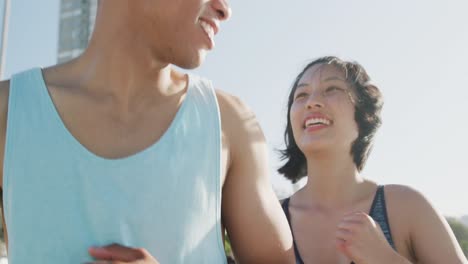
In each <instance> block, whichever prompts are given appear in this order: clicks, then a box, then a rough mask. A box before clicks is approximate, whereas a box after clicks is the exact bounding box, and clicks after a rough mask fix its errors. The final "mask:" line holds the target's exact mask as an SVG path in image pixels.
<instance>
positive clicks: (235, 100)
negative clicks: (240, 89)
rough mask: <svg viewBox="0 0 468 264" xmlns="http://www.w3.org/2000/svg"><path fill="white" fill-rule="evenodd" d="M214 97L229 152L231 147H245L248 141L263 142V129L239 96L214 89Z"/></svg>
mask: <svg viewBox="0 0 468 264" xmlns="http://www.w3.org/2000/svg"><path fill="white" fill-rule="evenodd" d="M216 97H217V98H218V105H219V111H220V113H221V127H222V131H223V134H224V135H225V136H226V137H227V141H228V142H227V143H228V144H229V148H230V152H231V154H233V153H232V151H233V149H231V148H234V149H237V148H240V147H241V146H244V147H245V146H246V144H248V143H249V142H251V143H253V142H256V143H262V144H265V137H264V134H263V131H262V129H261V128H260V125H259V123H258V121H257V117H256V116H255V114H254V112H253V111H252V109H250V108H249V107H248V106H247V105H246V104H245V103H244V102H242V100H241V99H240V98H239V97H237V96H234V95H231V94H229V93H226V92H224V91H220V90H216ZM239 144H240V145H239Z"/></svg>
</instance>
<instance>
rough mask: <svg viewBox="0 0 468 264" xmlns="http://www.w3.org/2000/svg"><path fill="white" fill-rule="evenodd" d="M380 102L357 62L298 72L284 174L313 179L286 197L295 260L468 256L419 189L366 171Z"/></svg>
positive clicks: (326, 60)
mask: <svg viewBox="0 0 468 264" xmlns="http://www.w3.org/2000/svg"><path fill="white" fill-rule="evenodd" d="M382 106H383V100H382V95H381V93H380V91H379V89H378V88H377V87H376V86H374V85H373V84H372V83H371V81H370V77H369V75H368V74H367V73H366V71H365V70H364V68H363V67H362V66H361V65H359V64H358V63H355V62H349V61H344V60H341V59H339V58H337V57H323V58H319V59H317V60H315V61H313V62H311V63H309V64H308V65H307V66H306V67H305V68H304V69H303V70H302V71H301V73H299V75H298V76H297V77H296V79H295V82H294V84H293V87H292V89H291V91H290V94H289V100H288V113H287V126H286V131H285V140H286V149H285V150H284V151H283V152H282V153H283V158H284V159H285V160H286V163H285V164H284V165H283V166H282V167H281V168H280V169H279V170H278V171H279V172H280V173H282V174H284V175H285V177H287V178H288V179H290V180H291V181H292V182H296V181H297V180H299V179H301V178H302V177H305V176H307V184H306V185H305V186H304V187H303V188H302V189H301V190H299V191H298V192H296V193H295V194H293V195H292V196H291V197H290V198H287V199H286V200H284V201H283V209H284V211H285V214H286V216H287V218H288V220H289V223H290V228H291V231H292V234H293V237H294V251H295V254H296V259H297V263H300V264H302V263H340V264H341V263H350V262H351V263H389V264H390V263H391V264H395V263H415V262H422V263H460V264H461V263H464V261H466V260H465V259H464V256H463V253H462V252H461V249H460V247H459V245H458V244H457V241H456V239H455V237H454V235H453V233H452V231H451V230H450V228H449V227H448V225H447V222H446V221H445V219H444V218H443V217H441V216H440V215H439V214H438V213H437V211H436V210H435V209H434V208H433V207H432V205H431V204H430V203H429V202H428V201H427V200H426V199H425V198H424V197H423V196H422V195H421V194H420V193H419V192H417V191H415V190H413V189H411V188H409V187H406V186H402V185H385V186H383V185H377V184H376V183H374V182H372V181H370V180H368V179H365V178H364V177H362V176H361V175H360V172H361V171H362V169H363V168H364V165H365V163H366V161H367V158H368V156H369V154H370V150H371V147H372V143H373V139H374V136H375V133H376V131H377V129H378V128H379V126H380V125H381V123H382V122H381V116H380V112H381V109H382ZM413 215H417V216H418V218H415V217H413ZM421 218H422V219H424V221H423V223H421V221H417V219H421Z"/></svg>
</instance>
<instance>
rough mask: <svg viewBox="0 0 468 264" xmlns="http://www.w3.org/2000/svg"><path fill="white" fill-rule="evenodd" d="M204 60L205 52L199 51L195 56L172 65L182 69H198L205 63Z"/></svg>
mask: <svg viewBox="0 0 468 264" xmlns="http://www.w3.org/2000/svg"><path fill="white" fill-rule="evenodd" d="M205 58H206V51H201V52H199V53H198V54H197V55H196V56H192V57H191V58H188V59H185V60H180V61H177V62H175V63H174V65H176V66H177V67H180V68H182V69H186V70H191V69H195V68H198V67H200V65H202V63H203V62H204V61H205Z"/></svg>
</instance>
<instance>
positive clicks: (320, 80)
mask: <svg viewBox="0 0 468 264" xmlns="http://www.w3.org/2000/svg"><path fill="white" fill-rule="evenodd" d="M353 94H354V93H353V91H352V89H351V87H350V85H349V84H348V82H347V81H346V76H345V74H344V72H343V71H341V70H340V69H339V68H337V67H336V66H334V65H327V64H317V65H314V66H312V67H311V68H309V69H308V70H307V71H306V72H305V73H304V75H303V76H302V78H301V79H300V80H299V82H298V85H297V87H296V90H295V91H294V100H293V103H292V105H291V111H290V121H291V126H292V130H293V134H294V139H295V141H296V143H297V145H298V147H299V149H301V151H302V152H303V153H304V154H305V155H306V157H307V155H308V154H309V153H317V152H320V151H324V150H332V151H339V152H342V151H346V152H347V153H349V152H350V150H351V145H352V143H353V142H354V141H355V140H356V138H357V136H358V127H357V124H356V121H355V119H354V112H355V110H354V103H353V96H354V95H353Z"/></svg>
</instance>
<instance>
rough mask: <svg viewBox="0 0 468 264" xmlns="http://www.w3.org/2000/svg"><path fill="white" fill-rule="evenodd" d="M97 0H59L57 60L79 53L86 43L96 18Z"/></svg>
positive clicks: (72, 56) (63, 60)
mask: <svg viewBox="0 0 468 264" xmlns="http://www.w3.org/2000/svg"><path fill="white" fill-rule="evenodd" d="M96 11H97V0H61V1H60V26H59V28H60V29H59V43H58V62H59V63H62V62H65V61H68V60H70V59H72V58H75V57H77V56H78V55H80V54H81V53H82V52H83V50H84V49H85V48H86V46H87V45H88V41H89V38H90V36H91V32H92V30H93V27H94V21H95V18H96Z"/></svg>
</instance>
